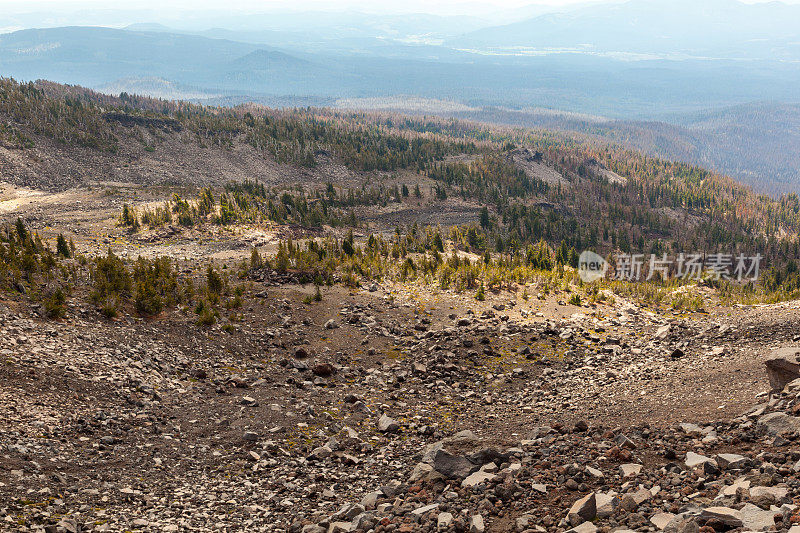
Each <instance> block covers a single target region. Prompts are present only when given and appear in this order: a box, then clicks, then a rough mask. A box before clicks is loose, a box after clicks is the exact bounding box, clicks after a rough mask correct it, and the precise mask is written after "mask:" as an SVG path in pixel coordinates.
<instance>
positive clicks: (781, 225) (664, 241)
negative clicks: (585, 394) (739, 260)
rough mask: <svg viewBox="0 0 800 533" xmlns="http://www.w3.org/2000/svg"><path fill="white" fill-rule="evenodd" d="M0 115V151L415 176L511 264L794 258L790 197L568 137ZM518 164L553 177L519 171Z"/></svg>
mask: <svg viewBox="0 0 800 533" xmlns="http://www.w3.org/2000/svg"><path fill="white" fill-rule="evenodd" d="M0 114H2V116H3V120H2V123H3V128H2V136H3V143H4V145H5V146H7V147H8V148H10V149H11V150H14V151H22V152H24V151H25V150H33V149H35V145H36V143H37V139H40V138H41V139H49V140H55V141H57V142H58V143H60V144H64V145H76V146H81V147H84V148H88V149H90V150H93V151H95V152H97V153H103V154H111V155H113V154H114V153H115V151H116V150H117V147H118V145H119V143H120V141H121V140H122V139H126V138H128V137H131V136H134V137H136V136H140V137H141V136H142V135H143V134H142V133H141V132H142V131H145V132H149V134H148V136H147V138H148V139H149V140H148V141H147V142H143V143H142V145H141V150H142V151H144V152H154V153H158V151H159V150H160V149H161V148H160V146H161V144H160V143H164V144H166V143H167V140H168V139H170V138H171V137H172V136H180V139H181V142H182V143H183V144H184V145H187V146H192V145H203V146H209V147H212V148H214V149H216V150H218V151H220V152H222V153H225V152H229V151H232V150H235V149H237V148H241V147H242V146H245V147H248V149H251V150H254V151H255V153H256V154H260V155H259V157H261V158H262V159H263V160H265V161H272V162H276V163H278V164H284V165H286V166H287V167H286V168H298V169H303V168H306V169H314V168H315V167H317V166H318V165H319V164H320V163H319V161H320V157H322V158H323V159H325V158H327V159H333V160H334V161H336V162H337V163H338V164H340V165H343V166H344V167H346V168H347V169H348V171H350V172H352V173H354V175H355V176H361V178H358V179H360V180H361V182H362V185H361V189H362V191H363V190H364V189H365V188H368V186H367V184H368V183H370V184H371V185H369V187H372V188H375V187H376V185H375V184H376V183H377V182H379V181H380V180H381V179H383V178H386V177H387V176H389V175H390V174H392V173H395V174H396V173H397V172H412V173H413V174H414V175H417V176H422V177H425V178H428V179H432V180H434V183H435V184H436V185H435V187H431V191H430V194H431V195H432V196H433V197H434V198H435V200H436V201H439V202H441V203H442V204H446V203H447V202H448V201H449V199H459V200H460V201H463V202H468V203H472V204H477V205H478V206H484V207H487V208H488V212H490V214H491V216H489V217H488V218H486V219H484V220H482V221H481V222H482V223H481V224H480V225H477V226H476V228H475V229H474V237H473V238H471V244H472V246H473V248H475V249H476V251H477V250H486V249H487V248H491V249H493V250H494V249H496V250H497V251H506V252H512V253H513V252H514V251H515V250H520V251H521V250H524V248H525V247H526V246H527V245H529V244H533V243H537V242H539V241H540V240H545V241H547V242H548V243H550V244H551V245H552V246H554V247H555V246H557V245H559V244H560V243H562V242H563V243H565V244H566V246H568V247H574V248H575V249H576V250H581V249H583V248H587V247H591V248H593V249H597V250H599V251H601V252H603V253H609V252H611V251H613V250H622V251H636V252H641V253H651V252H652V253H662V252H669V251H678V250H693V251H695V250H696V251H701V252H711V251H724V252H726V253H734V252H748V253H750V252H754V251H760V252H761V253H762V254H765V255H767V256H768V257H770V258H773V259H776V260H777V259H778V258H781V260H788V259H789V258H792V257H796V256H797V255H798V254H797V239H796V235H797V232H798V227H799V226H800V202H799V201H798V197H797V195H787V196H784V197H782V198H780V199H777V200H775V199H771V198H768V197H766V196H762V195H757V194H755V193H753V192H752V191H751V190H750V189H749V188H748V187H746V186H744V185H741V184H739V183H737V182H735V181H734V180H732V179H730V178H727V177H725V176H721V175H718V174H716V173H713V172H710V171H707V170H704V169H702V168H699V167H696V166H692V165H688V164H683V163H674V162H669V161H664V160H661V159H657V158H652V157H647V156H643V155H641V154H639V153H636V152H633V151H630V150H625V149H621V148H617V147H614V146H609V145H605V144H602V143H600V142H589V141H586V140H585V139H583V138H576V137H571V136H568V135H565V134H556V133H542V132H532V131H528V130H523V129H510V128H490V127H488V126H483V125H480V124H476V123H469V122H460V121H453V120H449V121H448V120H439V119H427V118H419V117H417V118H413V117H403V116H393V115H379V114H369V113H344V112H335V111H331V110H326V109H311V108H309V109H296V110H292V111H277V110H273V109H268V108H263V107H258V106H253V105H249V106H239V107H235V108H212V107H204V106H199V105H194V104H188V103H183V102H171V101H163V100H156V99H151V98H143V97H137V96H132V95H126V94H122V95H120V96H119V97H112V96H107V95H102V94H98V93H95V92H92V91H89V90H86V89H83V88H80V87H70V86H62V85H58V84H53V83H48V82H39V83H37V84H18V83H16V82H14V81H13V80H9V79H5V80H2V83H1V84H0ZM520 153H523V154H529V155H528V157H530V158H532V159H535V160H536V161H537V163H536V164H541V165H544V166H545V167H547V168H549V169H550V170H551V171H555V172H557V173H558V174H560V176H562V177H563V180H562V181H559V182H558V183H553V182H549V181H546V180H543V179H541V177H540V176H538V175H537V174H536V173H535V172H533V173H532V172H530V171H528V170H526V169H525V168H524V167H523V166H521V165H520V164H519V160H518V158H517V157H515V154H516V155H519V154H520ZM10 171H11V172H13V169H10ZM7 172H8V171H7ZM248 179H252V180H258V179H259V176H249V177H248ZM320 179H324V176H323V177H322V178H320ZM323 192H324V191H313V190H308V191H306V192H305V193H307V194H312V195H314V194H316V195H317V196H318V197H325V194H323ZM305 193H304V194H305ZM340 194H346V191H341V192H340ZM351 194H352V191H351ZM397 196H398V197H397V200H398V201H399V200H400V195H399V194H398V195H397ZM390 197H392V191H391V190H389V189H385V190H384V192H383V193H381V194H368V195H363V196H361V198H364V199H368V200H364V202H367V203H368V202H385V201H386V199H387V198H390ZM413 222H414V221H413V220H408V221H407V224H409V225H410V224H412V223H413ZM476 222H477V221H476Z"/></svg>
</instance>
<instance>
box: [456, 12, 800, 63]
mask: <svg viewBox="0 0 800 533" xmlns="http://www.w3.org/2000/svg"><path fill="white" fill-rule="evenodd" d="M447 44H448V45H449V46H452V47H455V48H476V49H480V50H491V51H494V52H495V53H500V52H505V53H514V54H519V53H524V52H526V50H530V51H538V52H540V53H541V52H545V51H551V52H553V51H576V52H583V53H592V54H603V55H611V56H616V57H619V58H627V59H645V58H662V59H684V58H689V57H694V58H713V59H722V58H724V59H770V60H776V59H779V60H793V61H798V60H800V5H788V4H783V3H780V2H766V3H758V4H744V3H741V2H736V1H731V0H702V1H698V0H632V1H629V2H625V3H622V4H601V5H594V6H588V7H585V8H583V9H580V10H576V11H573V12H571V13H558V14H547V15H542V16H538V17H534V18H531V19H528V20H524V21H520V22H515V23H513V24H507V25H503V26H495V27H490V28H482V29H480V30H476V31H473V32H469V33H466V34H465V35H462V36H459V37H457V38H454V39H450V40H448V41H447Z"/></svg>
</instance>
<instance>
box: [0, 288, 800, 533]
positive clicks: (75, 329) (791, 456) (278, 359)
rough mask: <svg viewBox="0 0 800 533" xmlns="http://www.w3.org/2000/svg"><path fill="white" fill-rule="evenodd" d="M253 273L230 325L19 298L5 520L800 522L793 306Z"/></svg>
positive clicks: (422, 525)
mask: <svg viewBox="0 0 800 533" xmlns="http://www.w3.org/2000/svg"><path fill="white" fill-rule="evenodd" d="M251 290H252V293H249V294H248V299H247V302H248V304H247V305H246V307H245V309H243V312H242V320H241V322H240V323H239V325H238V328H237V331H236V332H234V333H225V332H223V331H222V330H221V329H219V328H218V327H217V326H215V327H213V328H211V329H208V330H202V329H199V328H198V327H197V326H196V325H194V323H193V322H192V320H191V319H189V318H188V317H185V316H183V315H182V314H181V313H180V312H174V313H169V314H167V315H166V316H163V317H161V318H159V319H158V320H152V321H143V320H141V319H137V318H132V317H127V316H123V317H122V318H120V319H119V320H117V321H115V322H105V321H102V320H99V319H98V317H97V316H96V315H95V313H96V312H95V311H94V310H89V309H82V308H79V307H73V308H71V309H70V311H69V320H67V321H64V322H51V321H43V320H41V319H40V318H39V317H38V316H37V315H36V313H35V312H33V313H32V312H31V311H30V310H28V309H26V308H24V307H18V306H17V305H16V304H13V303H9V304H8V306H5V307H3V308H2V312H1V313H0V357H2V361H3V364H2V366H0V406H2V410H3V413H4V419H5V423H4V425H3V427H2V429H0V457H2V461H0V530H6V531H43V530H44V531H48V532H49V531H69V532H75V531H123V530H135V531H305V532H322V531H330V532H335V531H364V532H367V531H375V532H379V531H386V532H388V531H409V532H410V531H472V532H476V531H568V530H569V531H573V530H574V531H596V530H599V531H624V530H634V531H657V530H665V531H680V532H688V531H707V532H710V531H712V530H713V531H728V530H738V531H770V530H774V531H787V530H790V528H791V527H792V524H793V523H794V522H796V521H797V522H800V515H797V514H795V509H796V506H795V503H794V502H795V501H796V499H797V498H798V496H800V493H798V489H800V479H798V471H799V470H800V463H798V460H800V453H798V452H797V450H796V447H795V442H796V441H795V438H796V435H797V432H798V430H800V418H797V417H796V416H795V414H796V411H797V410H798V409H800V408H797V407H796V406H797V405H798V404H797V401H798V400H797V398H796V396H797V393H798V390H799V387H798V382H797V381H792V382H790V383H788V384H787V385H786V386H785V388H784V389H783V390H782V391H780V392H776V393H774V394H772V395H770V394H768V392H767V391H768V390H769V389H770V385H769V383H768V380H767V374H766V372H765V367H764V365H763V362H762V360H763V359H764V356H765V355H766V354H768V353H770V352H771V350H772V348H773V347H776V346H783V345H790V344H791V343H792V338H793V336H794V335H795V331H796V330H795V328H794V324H796V320H797V317H798V314H800V311H798V306H797V305H796V304H788V305H783V306H775V307H770V308H765V309H752V310H728V312H729V313H730V314H729V316H726V314H725V313H723V312H722V310H718V312H716V313H715V314H714V315H708V314H704V313H696V314H691V315H678V314H670V315H662V314H657V313H653V312H650V311H647V310H645V309H641V308H638V307H636V306H635V305H633V304H631V303H627V302H624V301H623V300H621V299H617V303H615V304H613V305H598V306H596V307H574V306H570V305H563V302H562V303H561V304H560V303H559V302H558V299H559V298H560V297H559V296H557V295H556V296H553V297H551V298H549V299H547V300H536V299H533V300H530V301H526V300H523V299H522V298H516V297H514V298H511V299H509V297H508V296H507V295H506V296H504V297H501V296H497V297H495V298H494V299H490V301H487V302H485V303H480V302H475V301H474V300H470V299H467V298H462V297H459V296H457V295H453V294H449V293H439V294H436V293H430V294H427V293H425V292H422V291H416V290H415V289H413V287H405V288H398V287H393V286H383V287H381V286H372V287H368V288H365V289H364V290H358V291H352V292H351V291H346V290H344V289H339V288H331V289H328V290H327V291H326V292H325V295H324V299H323V301H322V302H321V303H319V304H313V305H310V306H309V305H304V304H302V303H301V302H300V300H302V299H303V298H304V297H305V295H306V294H307V292H308V290H309V289H308V288H304V287H302V286H300V285H294V284H292V283H290V282H289V281H288V280H279V279H275V278H270V277H266V278H264V280H263V281H262V282H256V283H255V284H254V286H253V288H252V289H251ZM9 306H10V307H9ZM34 311H35V310H34ZM773 377H774V376H773ZM784 381H785V379H784Z"/></svg>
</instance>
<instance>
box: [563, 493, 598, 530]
mask: <svg viewBox="0 0 800 533" xmlns="http://www.w3.org/2000/svg"><path fill="white" fill-rule="evenodd" d="M596 516H597V498H596V496H595V493H594V492H592V493H590V494H587V495H586V496H584V497H583V498H581V499H580V500H578V501H576V502H575V503H573V504H572V507H570V509H569V513H568V514H567V521H568V522H569V524H570V525H571V526H572V527H575V526H578V525H580V524H582V523H583V522H588V521H590V520H594V518H595V517H596Z"/></svg>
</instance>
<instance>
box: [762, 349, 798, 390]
mask: <svg viewBox="0 0 800 533" xmlns="http://www.w3.org/2000/svg"><path fill="white" fill-rule="evenodd" d="M764 364H765V365H766V367H767V376H768V377H769V384H770V385H771V386H772V389H773V390H776V391H780V390H783V388H784V387H785V386H786V384H787V383H789V382H790V381H794V380H795V379H797V378H800V348H796V347H784V348H778V349H776V350H773V351H772V353H770V355H769V358H768V359H767V360H766V361H764Z"/></svg>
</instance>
